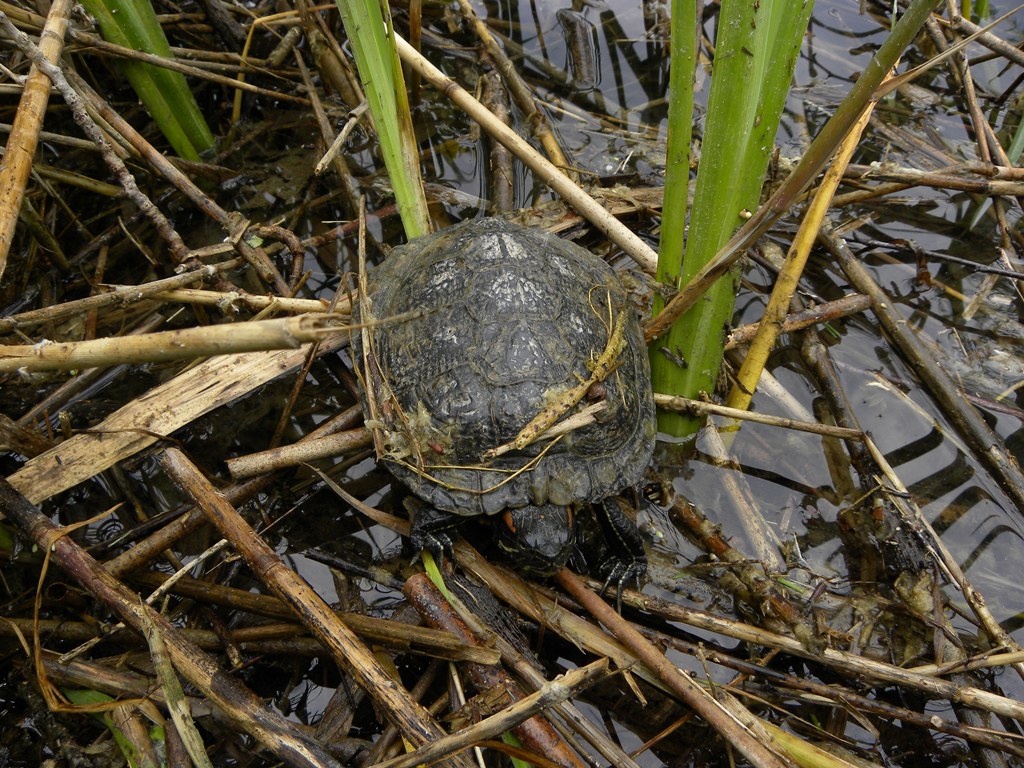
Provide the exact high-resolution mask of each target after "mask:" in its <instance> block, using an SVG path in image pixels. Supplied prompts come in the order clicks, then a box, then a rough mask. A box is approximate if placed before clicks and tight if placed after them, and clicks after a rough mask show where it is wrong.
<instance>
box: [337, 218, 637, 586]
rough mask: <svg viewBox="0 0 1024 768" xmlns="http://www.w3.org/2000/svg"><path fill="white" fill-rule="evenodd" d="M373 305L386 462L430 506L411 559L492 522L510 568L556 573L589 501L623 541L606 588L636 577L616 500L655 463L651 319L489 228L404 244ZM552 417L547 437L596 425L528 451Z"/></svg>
mask: <svg viewBox="0 0 1024 768" xmlns="http://www.w3.org/2000/svg"><path fill="white" fill-rule="evenodd" d="M367 295H368V301H367V302H366V303H364V304H362V308H361V310H360V311H361V312H362V317H363V319H364V320H366V319H367V318H369V319H370V322H367V323H366V326H365V327H366V329H367V330H366V333H367V334H368V337H369V340H368V341H367V342H366V349H367V354H366V355H365V356H364V355H363V353H362V351H361V349H362V345H361V343H360V342H359V340H358V339H357V340H356V341H357V343H356V353H357V355H358V356H360V357H362V358H363V361H364V364H365V369H364V371H363V379H364V386H366V387H370V388H373V390H374V395H375V397H374V398H373V400H374V402H375V403H376V413H375V414H373V420H372V421H371V425H372V426H375V427H378V428H379V429H380V430H381V434H382V436H383V443H384V455H383V457H382V458H383V461H384V463H385V464H386V466H387V468H388V470H389V471H390V472H391V474H392V475H393V476H394V477H395V478H397V479H398V480H399V481H401V483H402V484H404V485H405V486H406V488H408V489H409V491H411V493H412V495H413V496H415V497H417V498H418V499H419V500H420V501H421V502H422V503H421V504H419V505H418V508H417V509H416V510H415V511H414V513H413V520H412V527H411V539H412V545H413V547H414V548H415V549H416V550H417V551H419V550H422V549H427V550H430V551H432V552H434V553H435V554H442V555H443V554H445V553H448V554H450V552H451V538H450V535H451V534H452V533H453V531H454V529H455V528H456V527H457V526H458V525H459V524H461V523H462V522H464V521H465V520H466V518H470V517H483V516H493V517H494V519H495V520H496V521H497V523H498V524H497V526H496V528H497V530H498V536H497V540H498V544H499V548H500V549H501V550H503V551H504V552H505V553H506V554H507V555H508V557H509V559H511V560H512V562H513V563H514V564H515V565H517V566H518V567H520V568H521V569H522V570H523V571H525V572H526V573H528V574H529V575H536V576H545V575H550V574H552V573H554V572H555V571H556V570H558V569H559V568H560V567H561V566H562V565H564V564H565V563H566V562H567V560H568V558H569V557H570V555H572V554H573V552H574V546H575V541H576V518H577V515H576V514H575V512H576V511H577V510H578V508H579V507H580V506H581V505H584V504H592V505H593V508H595V509H596V510H597V511H598V515H597V517H598V519H599V520H600V521H601V526H602V530H603V531H604V536H605V538H606V539H608V540H609V543H610V544H611V547H610V551H611V556H610V557H609V558H608V559H607V560H606V561H605V563H604V567H603V568H601V569H600V570H601V571H602V573H603V574H604V575H605V576H606V577H607V579H608V581H606V585H607V584H608V583H611V582H612V581H613V580H614V581H617V582H618V584H619V587H620V588H621V586H622V583H623V582H624V581H625V580H627V579H632V578H639V577H640V576H641V575H642V574H643V573H644V571H645V570H646V557H645V554H644V548H643V542H642V540H641V537H640V534H639V533H638V531H637V529H636V526H635V524H634V523H633V522H632V521H631V520H629V518H628V517H627V516H626V515H624V514H623V511H622V509H621V507H620V505H619V503H618V502H617V501H616V499H615V498H614V497H615V496H616V495H617V494H619V493H620V492H621V491H623V490H625V489H628V488H635V487H637V485H638V484H639V482H640V480H641V478H642V476H643V474H644V471H645V469H646V468H647V466H648V465H649V463H650V459H651V456H652V452H653V449H654V440H655V434H656V427H655V417H654V402H653V395H652V391H651V383H650V367H649V363H648V358H647V350H646V348H645V346H644V340H643V334H642V332H641V329H640V321H639V315H638V312H637V310H636V309H635V308H634V307H633V305H632V303H631V301H630V297H629V294H628V293H627V291H626V289H625V288H624V286H623V284H622V282H621V280H620V279H619V277H618V276H617V274H616V273H615V272H614V271H613V270H612V269H611V267H609V266H608V265H607V264H606V263H605V262H604V261H603V260H602V259H600V258H598V257H597V256H595V255H594V254H592V253H590V252H589V251H587V250H586V249H584V248H582V247H580V246H578V245H576V244H574V243H571V242H569V241H566V240H563V239H561V238H559V237H557V236H556V235H553V234H551V233H549V232H547V231H545V230H542V229H539V228H530V227H525V226H521V225H518V224H515V223H512V222H510V221H507V220H505V219H503V218H499V217H488V218H480V219H476V220H470V221H465V222H462V223H460V224H456V225H455V226H452V227H449V228H447V229H444V230H441V231H439V232H436V233H434V234H430V235H426V236H423V237H419V238H416V239H415V240H413V241H411V242H410V243H409V244H407V245H403V246H399V247H397V248H395V249H394V250H392V252H391V253H390V254H389V255H388V257H387V258H386V259H385V260H384V262H383V263H382V264H381V265H380V266H379V267H377V268H375V269H374V270H373V271H372V272H371V275H370V279H369V287H368V290H367ZM597 371H603V374H602V375H601V376H600V377H598V376H596V375H595V374H596V372H597ZM566 393H568V394H566ZM581 394H582V398H581V397H580V395H581ZM573 400H579V402H576V403H574V402H572V401H573ZM559 403H560V405H559ZM567 403H568V405H567ZM553 404H555V405H553ZM545 409H547V410H545ZM552 411H553V412H554V416H552V415H551V413H552ZM542 412H544V413H545V419H544V423H542V425H541V426H542V427H543V426H546V423H547V422H548V421H552V420H554V421H555V422H556V425H555V426H556V427H557V426H558V423H561V422H564V420H565V419H567V418H570V417H572V416H573V415H574V414H579V413H581V412H584V415H583V417H582V418H583V422H584V425H583V426H578V427H577V428H573V429H568V430H566V431H561V432H559V430H558V429H557V428H556V429H554V430H550V431H543V433H542V434H540V435H539V437H537V438H536V439H535V440H532V441H530V439H529V438H527V439H526V442H527V443H528V444H525V445H524V444H522V441H520V442H519V443H516V442H515V440H516V438H517V436H518V435H520V433H521V431H522V430H523V429H524V427H526V426H527V425H529V424H531V422H533V423H534V426H533V428H534V429H540V427H538V426H536V422H535V419H536V418H537V416H538V414H539V413H542ZM588 414H590V415H588ZM552 432H555V433H558V434H555V435H554V436H552V435H551V433H552Z"/></svg>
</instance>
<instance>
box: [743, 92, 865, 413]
mask: <svg viewBox="0 0 1024 768" xmlns="http://www.w3.org/2000/svg"><path fill="white" fill-rule="evenodd" d="M874 107H875V105H874V102H872V103H869V104H868V106H867V107H865V109H864V111H863V112H862V113H861V115H860V117H859V118H858V119H857V122H856V123H854V124H853V127H852V128H851V129H850V132H849V134H847V136H846V138H845V139H844V140H843V143H842V144H841V145H840V147H839V152H838V153H837V154H836V157H835V159H834V160H833V161H832V165H831V166H830V167H829V169H828V170H827V171H826V172H825V177H824V179H823V180H822V182H821V186H820V187H818V191H817V193H816V194H815V196H814V200H813V202H812V203H811V205H810V207H809V208H808V209H807V214H806V215H805V216H804V219H803V221H802V222H801V224H800V229H799V230H798V231H797V234H796V237H795V238H794V240H793V244H792V246H790V249H789V253H788V254H787V255H786V261H785V263H783V265H782V269H781V270H780V271H779V276H778V279H776V281H775V287H774V288H773V289H772V295H771V298H770V299H769V300H768V306H767V307H766V308H765V311H764V317H762V318H761V323H760V325H759V326H758V330H757V335H756V336H755V337H754V340H753V342H751V345H750V351H749V352H747V356H746V358H744V360H743V365H742V366H741V367H740V370H739V374H738V375H737V377H736V383H735V384H734V385H733V387H732V390H731V391H730V392H729V397H728V399H727V400H726V405H728V406H729V407H730V408H740V409H744V410H745V409H746V408H748V407H749V406H750V401H751V399H752V398H753V396H754V391H755V390H756V389H757V381H758V379H759V378H761V371H763V370H764V366H765V363H767V362H768V355H769V354H771V351H772V348H773V347H774V346H775V342H776V340H777V339H778V338H779V334H780V333H781V332H782V325H783V323H784V322H785V319H786V313H787V312H788V311H789V306H790V303H791V302H792V299H793V294H794V293H795V292H796V289H797V285H798V284H799V282H800V276H801V275H802V274H803V271H804V267H805V266H806V265H807V258H808V257H809V256H810V254H811V247H812V246H813V245H814V241H815V238H816V237H817V235H818V229H820V227H821V223H822V221H824V220H825V216H826V215H827V214H828V209H829V205H830V204H831V203H832V198H833V196H834V195H835V192H836V189H838V187H839V184H840V182H841V181H842V180H843V173H844V172H845V171H846V166H847V164H849V162H850V159H851V158H852V157H853V153H854V151H855V150H856V149H857V145H858V143H859V142H860V137H861V134H862V133H863V132H864V128H865V127H866V126H867V124H868V121H869V120H870V119H871V113H872V112H873V111H874Z"/></svg>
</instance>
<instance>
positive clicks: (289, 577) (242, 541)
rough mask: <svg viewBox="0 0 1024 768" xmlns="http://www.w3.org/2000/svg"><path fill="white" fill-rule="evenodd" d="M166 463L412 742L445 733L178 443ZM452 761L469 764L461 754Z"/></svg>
mask: <svg viewBox="0 0 1024 768" xmlns="http://www.w3.org/2000/svg"><path fill="white" fill-rule="evenodd" d="M163 465H164V468H165V469H166V470H167V472H168V473H169V474H170V475H171V477H172V478H173V479H174V481H175V483H177V484H178V486H179V487H181V489H182V490H183V491H184V492H185V493H186V494H188V495H189V496H191V497H193V500H194V501H195V503H196V505H197V506H199V507H201V508H202V509H203V511H204V512H206V514H207V516H208V517H209V518H210V520H211V522H213V524H214V525H215V526H216V527H217V529H218V530H219V531H220V532H221V534H222V535H223V536H224V538H226V539H228V541H230V542H232V544H233V545H234V546H235V548H236V549H237V550H238V553H239V554H240V555H241V556H242V557H243V559H244V560H245V561H246V563H247V564H248V565H249V567H250V568H251V569H252V571H253V573H254V574H255V575H256V576H257V577H258V578H260V580H261V581H263V583H264V584H266V585H267V586H268V587H269V588H270V589H271V590H272V591H273V592H274V593H275V594H276V595H277V596H278V597H279V598H281V599H282V600H284V601H285V602H286V603H287V604H288V605H290V606H291V607H292V608H293V609H294V610H295V612H296V614H297V615H298V616H299V618H300V619H301V620H302V623H303V624H305V625H306V628H307V629H309V630H310V631H311V632H313V634H315V635H316V636H317V637H318V638H320V640H321V642H323V643H324V645H325V646H326V647H327V649H328V650H329V651H330V652H331V655H332V656H333V657H334V660H335V661H336V662H337V663H338V665H339V666H340V667H341V668H342V669H344V670H345V671H346V672H348V673H349V674H351V675H352V677H353V678H354V679H355V680H356V682H357V683H358V684H359V685H360V686H361V687H362V688H363V689H364V690H365V691H366V692H367V693H368V694H369V695H370V696H371V698H373V700H374V701H375V702H376V703H377V705H378V706H379V707H380V709H381V710H382V711H383V712H385V713H387V715H388V717H389V718H391V720H392V721H393V722H394V723H395V725H397V726H398V727H399V729H400V730H401V731H402V733H403V734H404V735H405V737H406V738H407V739H408V740H409V741H411V742H412V743H413V744H416V745H417V746H418V745H421V744H428V743H430V742H431V741H435V740H436V739H438V738H440V737H441V736H444V735H445V732H444V730H443V729H442V728H441V726H439V725H438V724H437V723H436V722H435V721H434V719H433V718H432V717H431V716H430V713H429V712H427V711H426V710H425V709H424V708H423V707H422V706H420V704H419V703H417V702H416V701H414V700H413V698H412V697H411V696H410V695H409V692H408V691H407V690H406V689H405V688H404V687H402V685H401V684H399V682H398V681H396V680H395V679H394V678H393V677H392V676H391V675H390V674H388V672H387V670H386V669H385V668H384V667H383V666H382V665H381V663H380V662H379V661H378V660H377V657H376V656H374V655H373V653H372V652H371V651H370V649H369V648H367V647H366V646H365V645H364V644H363V643H362V641H361V640H360V639H359V638H358V637H357V636H356V635H355V633H354V632H352V630H351V629H349V628H348V626H346V625H345V624H344V623H343V622H342V621H341V620H340V619H339V618H338V617H337V616H336V615H335V613H334V611H332V610H331V608H330V606H329V605H327V603H325V602H324V600H323V598H321V597H320V596H319V595H318V594H317V593H316V592H315V591H313V589H312V588H311V587H310V586H309V584H307V583H306V581H305V580H304V579H302V577H300V576H299V575H298V574H296V573H295V572H294V571H292V570H291V569H289V568H288V567H287V566H286V565H285V564H284V562H283V561H282V560H281V558H280V556H279V555H278V554H277V553H276V552H274V550H273V549H271V548H270V547H269V546H267V544H266V542H264V541H263V540H262V539H261V538H260V537H259V536H258V535H257V534H256V532H255V531H254V530H253V529H252V528H251V527H250V526H249V524H248V523H246V522H245V521H244V520H243V519H242V518H241V516H240V515H239V514H238V512H237V511H236V510H235V509H234V507H232V506H231V505H230V504H229V503H228V502H227V501H226V500H225V499H224V497H223V496H222V495H221V494H220V493H219V492H218V491H217V489H216V488H214V487H213V486H212V485H210V483H209V481H208V480H207V479H206V478H205V477H204V476H203V474H202V473H201V472H200V471H199V470H198V469H197V468H196V467H195V465H194V464H192V462H191V461H189V460H188V458H187V457H186V456H185V454H183V453H182V452H181V451H179V450H177V449H176V448H171V449H170V450H168V451H167V452H166V453H165V454H164V458H163ZM453 761H454V762H456V763H457V764H459V765H463V766H464V767H465V768H471V767H472V763H471V762H470V761H469V760H468V759H466V758H464V757H462V758H460V757H457V758H453Z"/></svg>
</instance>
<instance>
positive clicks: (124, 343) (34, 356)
mask: <svg viewBox="0 0 1024 768" xmlns="http://www.w3.org/2000/svg"><path fill="white" fill-rule="evenodd" d="M341 330H342V329H341V328H339V326H338V325H337V324H335V323H334V316H333V315H330V316H329V315H321V316H319V317H310V316H303V317H288V318H281V319H277V320H253V321H251V322H246V323H230V324H225V325H213V326H206V327H202V328H186V329H183V330H180V331H160V332H158V333H147V334H142V335H139V336H119V337H114V338H110V339H93V340H91V341H72V342H63V343H56V342H46V341H42V342H39V343H37V344H28V345H19V346H7V347H0V373H11V372H14V371H56V370H73V369H78V368H96V367H103V366H110V365H121V364H134V363H158V362H167V361H171V360H188V359H192V358H198V357H210V356H212V355H224V354H229V353H240V352H256V351H264V350H270V349H296V348H298V347H299V346H301V345H302V344H305V343H308V342H313V341H319V340H321V339H323V338H324V337H325V336H327V335H329V334H331V333H339V332H340V331H341Z"/></svg>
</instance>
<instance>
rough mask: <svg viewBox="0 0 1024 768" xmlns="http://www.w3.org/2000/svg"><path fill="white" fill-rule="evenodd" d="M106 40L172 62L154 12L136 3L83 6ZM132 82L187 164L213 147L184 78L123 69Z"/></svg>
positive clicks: (87, 2)
mask: <svg viewBox="0 0 1024 768" xmlns="http://www.w3.org/2000/svg"><path fill="white" fill-rule="evenodd" d="M82 4H83V5H84V6H85V9H86V10H87V11H88V12H89V14H90V15H92V16H93V17H94V18H95V19H96V23H97V24H98V25H99V28H100V31H101V32H102V33H103V37H104V39H106V40H108V41H109V42H111V43H115V44H117V45H120V46H123V47H125V48H131V49H133V50H137V51H144V52H146V53H151V54H154V55H156V56H162V57H164V58H168V59H170V58H173V55H172V53H171V47H170V44H169V43H168V42H167V38H166V37H165V36H164V33H163V29H161V27H160V24H159V22H158V21H157V18H156V13H155V12H154V10H153V6H152V5H151V4H150V3H148V2H133V1H132V0H83V3H82ZM119 66H120V68H121V71H122V72H124V75H125V77H127V78H128V82H129V83H131V86H132V88H133V89H134V90H135V93H136V94H137V95H138V97H139V99H140V100H141V101H142V103H143V105H144V106H145V107H146V111H147V112H149V114H150V116H151V117H152V118H153V120H154V122H156V124H157V126H159V128H160V131H161V132H162V133H163V134H164V136H165V137H166V138H167V141H168V142H170V144H171V146H172V147H173V148H174V151H175V152H176V153H177V154H178V155H179V156H180V157H183V158H185V159H188V160H198V159H199V155H200V154H201V153H203V152H205V151H206V150H208V149H210V148H211V147H212V146H213V143H214V138H213V133H212V132H211V131H210V128H209V126H208V125H207V124H206V120H205V119H204V118H203V114H202V112H201V111H200V110H199V106H198V105H197V104H196V100H195V97H194V96H193V95H192V91H191V90H190V89H189V86H188V81H186V80H185V77H184V75H182V74H181V73H180V72H172V71H171V70H168V69H163V68H161V67H154V66H151V65H149V64H145V63H142V62H134V61H131V62H129V61H124V62H121V63H120V64H119Z"/></svg>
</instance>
